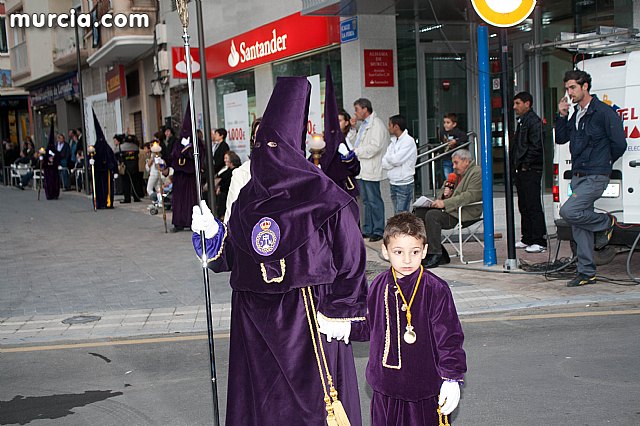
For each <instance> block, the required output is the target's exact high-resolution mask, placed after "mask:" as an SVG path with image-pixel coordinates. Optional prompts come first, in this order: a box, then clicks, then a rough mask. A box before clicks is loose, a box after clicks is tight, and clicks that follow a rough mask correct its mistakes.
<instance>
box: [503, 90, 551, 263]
mask: <svg viewBox="0 0 640 426" xmlns="http://www.w3.org/2000/svg"><path fill="white" fill-rule="evenodd" d="M532 104H533V97H532V96H531V93H529V92H520V93H518V94H517V95H516V96H515V97H514V98H513V110H514V111H515V112H516V116H517V117H518V127H516V134H515V136H514V138H513V145H512V148H511V149H512V152H511V161H512V163H513V164H512V167H513V170H514V171H515V182H516V189H517V191H518V209H519V210H520V232H522V238H521V240H520V241H519V242H518V243H516V248H523V249H525V250H526V251H527V252H529V253H542V252H544V251H546V249H547V241H546V239H545V235H546V233H547V226H546V224H545V220H544V211H543V210H542V202H541V201H540V184H541V182H542V169H543V165H544V150H543V145H542V144H543V143H544V142H543V140H544V137H543V130H542V120H540V117H538V115H537V114H536V113H535V112H533V110H532V109H531V105H532Z"/></svg>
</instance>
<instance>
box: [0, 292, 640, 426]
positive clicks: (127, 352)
mask: <svg viewBox="0 0 640 426" xmlns="http://www.w3.org/2000/svg"><path fill="white" fill-rule="evenodd" d="M621 309H624V310H621ZM523 314H527V315H523ZM463 326H464V331H465V334H466V341H465V349H466V351H467V354H468V364H469V373H468V375H467V377H466V380H467V382H466V385H465V387H464V389H463V397H462V402H461V405H460V408H459V410H458V411H457V413H456V416H455V418H454V420H455V423H454V424H455V425H457V426H484V425H487V426H492V425H503V424H509V425H532V426H539V425H552V424H562V425H593V426H600V425H604V424H617V425H621V426H632V425H637V424H640V402H639V401H640V370H639V369H638V368H637V360H638V358H639V357H640V345H638V339H637V332H635V330H637V329H638V327H640V309H639V308H638V306H637V305H630V306H624V307H617V308H610V307H607V308H583V309H580V310H572V311H567V310H562V311H560V310H557V309H556V310H548V311H540V310H536V311H533V312H531V311H530V312H523V313H521V314H520V315H518V316H506V315H501V316H492V317H486V316H485V317H479V316H472V317H467V318H465V319H464V320H463ZM164 339H165V340H166V341H158V339H141V340H137V341H134V340H129V341H119V342H96V341H88V342H82V343H81V345H86V346H85V347H78V345H76V346H75V347H74V346H69V345H67V346H65V345H57V346H53V347H49V348H46V347H37V346H36V347H29V346H22V347H18V348H15V349H4V350H2V349H0V363H1V366H2V368H0V383H2V386H0V424H1V425H6V424H22V425H24V424H33V425H65V426H75V425H78V426H80V425H118V426H119V425H123V424H127V425H206V424H211V415H212V408H211V399H210V396H211V391H210V385H209V380H208V375H209V372H208V355H207V343H206V340H205V339H204V336H202V335H194V336H182V337H166V338H164ZM178 339H187V340H178ZM216 350H217V355H218V371H219V374H218V379H219V393H220V401H221V409H222V418H223V419H224V406H225V400H226V383H227V377H226V371H227V360H226V358H227V357H226V354H227V351H228V338H227V337H224V336H223V337H220V338H218V339H216ZM354 351H355V354H356V357H357V359H356V362H357V368H358V371H359V374H360V378H359V379H360V396H361V399H362V406H363V413H364V418H365V424H369V423H368V407H369V400H370V395H371V390H370V389H369V388H368V387H367V385H366V384H365V380H364V369H365V366H366V363H367V358H368V356H367V355H368V345H367V344H354ZM8 367H9V368H8Z"/></svg>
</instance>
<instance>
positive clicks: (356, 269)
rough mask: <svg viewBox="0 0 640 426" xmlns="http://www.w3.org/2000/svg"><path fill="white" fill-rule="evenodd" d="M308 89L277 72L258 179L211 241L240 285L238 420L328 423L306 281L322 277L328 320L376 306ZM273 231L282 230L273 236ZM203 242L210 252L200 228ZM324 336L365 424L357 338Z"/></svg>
mask: <svg viewBox="0 0 640 426" xmlns="http://www.w3.org/2000/svg"><path fill="white" fill-rule="evenodd" d="M309 89H310V86H309V83H308V81H307V79H306V78H304V77H287V78H279V79H278V82H277V84H276V86H275V88H274V91H273V94H272V96H271V99H270V101H269V105H268V106H267V109H266V111H265V114H264V118H263V121H262V123H261V125H260V129H259V131H258V135H257V137H256V144H255V147H254V149H253V151H252V154H251V168H252V173H251V174H252V178H251V181H249V183H248V184H247V185H246V186H245V187H244V188H243V189H242V191H241V192H240V195H239V198H238V201H236V202H235V203H234V204H233V208H232V214H231V219H230V221H229V227H228V229H227V228H226V227H225V226H224V225H222V223H221V222H219V224H220V227H221V231H220V232H219V233H218V234H217V235H216V236H215V237H214V238H212V239H208V240H207V253H208V258H209V259H210V263H209V265H210V266H209V267H210V268H211V269H213V270H215V271H225V270H231V286H232V288H233V296H232V310H231V342H230V353H229V386H228V396H227V414H226V416H227V417H226V418H227V425H242V426H251V425H256V426H257V425H322V424H325V422H326V417H327V412H326V410H325V404H324V401H323V398H324V393H323V390H322V383H321V381H320V375H319V372H318V367H317V364H316V357H315V354H314V347H313V344H312V340H311V334H310V330H309V325H308V322H307V316H306V312H305V305H304V302H303V297H302V288H304V287H307V286H309V287H311V289H312V290H311V291H312V293H313V303H314V305H315V306H316V309H317V310H318V311H320V312H322V313H323V314H324V315H325V316H327V317H329V318H336V319H337V318H343V319H364V315H365V312H366V291H367V283H366V278H365V275H364V273H365V249H364V244H363V241H362V237H361V235H360V231H359V228H358V223H357V211H358V210H357V206H356V205H355V203H354V201H353V200H352V198H351V197H349V196H348V195H347V194H346V193H345V192H344V191H341V190H340V189H339V188H338V187H337V186H336V185H335V184H334V183H333V182H332V181H331V180H330V179H328V178H327V177H326V176H325V175H324V174H323V173H322V172H321V171H320V170H319V169H318V168H317V167H315V166H313V165H312V164H311V163H309V162H308V161H307V160H306V159H305V158H304V155H303V151H302V149H301V146H302V141H303V134H304V131H305V125H306V124H305V123H306V121H307V108H308V103H309V96H310V91H309ZM265 218H268V219H266V220H264V219H265ZM256 225H258V227H257V228H256ZM265 229H266V230H267V231H269V232H272V234H271V235H272V236H273V237H274V238H273V239H271V240H269V239H268V238H267V239H266V240H263V238H262V237H264V236H265V235H266V234H264V233H262V234H261V232H267V231H264V230H265ZM267 233H268V232H267ZM227 234H228V235H227ZM261 235H262V237H261ZM193 241H194V247H195V248H196V251H199V250H200V236H199V235H198V234H194V235H193ZM264 241H267V242H270V243H272V244H270V245H269V244H265V245H262V243H263V242H264ZM274 279H276V281H272V280H274ZM322 341H323V348H324V351H325V354H326V357H327V362H328V364H329V369H330V373H331V375H332V376H333V379H334V383H335V385H336V389H337V391H338V394H339V398H340V400H341V401H342V403H343V405H344V406H345V410H346V412H347V415H348V417H349V419H350V421H351V424H352V425H354V426H355V425H360V424H361V413H360V400H359V396H358V383H357V377H356V370H355V364H354V360H353V352H352V348H351V345H346V344H345V343H344V342H338V341H336V340H333V341H332V342H331V343H327V341H326V339H325V338H324V337H323V338H322Z"/></svg>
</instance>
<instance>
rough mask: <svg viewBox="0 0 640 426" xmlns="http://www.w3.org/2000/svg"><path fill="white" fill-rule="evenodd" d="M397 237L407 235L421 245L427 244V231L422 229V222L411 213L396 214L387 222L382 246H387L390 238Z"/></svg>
mask: <svg viewBox="0 0 640 426" xmlns="http://www.w3.org/2000/svg"><path fill="white" fill-rule="evenodd" d="M399 235H408V236H410V237H414V238H416V239H418V240H420V241H422V244H423V245H424V244H427V230H426V229H425V227H424V222H423V221H422V219H420V218H419V217H418V216H416V215H414V214H413V213H409V212H402V213H398V214H397V215H395V216H392V217H390V218H389V220H387V225H386V226H385V227H384V235H383V236H382V238H383V242H384V245H385V246H386V245H388V244H389V240H390V239H391V238H392V237H397V236H399Z"/></svg>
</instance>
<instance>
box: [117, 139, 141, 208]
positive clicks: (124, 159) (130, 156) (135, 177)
mask: <svg viewBox="0 0 640 426" xmlns="http://www.w3.org/2000/svg"><path fill="white" fill-rule="evenodd" d="M113 142H114V144H115V146H116V152H115V154H116V159H117V160H118V163H124V166H125V172H124V174H123V176H122V193H123V194H124V200H122V201H120V202H121V203H130V202H131V195H132V193H133V201H135V202H138V201H140V194H139V193H138V191H140V188H141V187H142V185H141V182H139V180H141V179H142V176H141V174H140V172H139V170H138V154H139V152H140V146H139V145H138V139H137V138H136V137H135V136H134V135H125V134H121V135H115V136H114V137H113Z"/></svg>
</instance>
